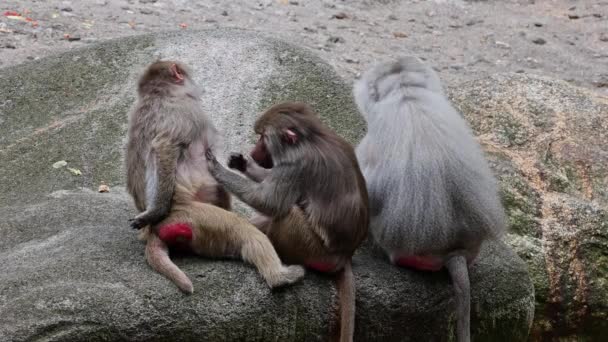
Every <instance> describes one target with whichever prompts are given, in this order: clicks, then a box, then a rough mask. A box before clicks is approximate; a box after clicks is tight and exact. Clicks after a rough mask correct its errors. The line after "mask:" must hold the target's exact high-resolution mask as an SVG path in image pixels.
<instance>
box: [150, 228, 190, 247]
mask: <svg viewBox="0 0 608 342" xmlns="http://www.w3.org/2000/svg"><path fill="white" fill-rule="evenodd" d="M158 237H159V238H160V239H161V240H163V241H164V242H165V243H166V244H168V245H175V244H180V243H187V242H190V241H192V227H190V225H189V224H187V223H171V224H168V225H166V226H162V227H160V229H159V230H158Z"/></svg>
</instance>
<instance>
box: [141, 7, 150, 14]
mask: <svg viewBox="0 0 608 342" xmlns="http://www.w3.org/2000/svg"><path fill="white" fill-rule="evenodd" d="M139 13H141V14H146V15H148V14H152V13H153V12H152V10H151V9H147V8H142V9H140V10H139Z"/></svg>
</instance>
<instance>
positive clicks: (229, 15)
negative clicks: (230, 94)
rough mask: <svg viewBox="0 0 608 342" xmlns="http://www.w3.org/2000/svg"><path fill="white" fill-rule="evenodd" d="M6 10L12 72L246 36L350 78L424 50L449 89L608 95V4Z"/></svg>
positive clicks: (108, 2)
mask: <svg viewBox="0 0 608 342" xmlns="http://www.w3.org/2000/svg"><path fill="white" fill-rule="evenodd" d="M0 10H1V13H0V14H1V15H0V68H6V67H10V66H11V65H15V64H19V63H22V62H24V61H27V60H35V59H38V58H41V57H43V56H46V55H50V54H55V53H58V52H62V51H66V50H69V49H73V48H77V47H81V46H85V45H87V44H93V43H95V42H98V41H100V40H104V39H108V38H114V37H121V36H128V35H135V34H141V33H145V32H154V31H163V30H194V29H209V28H217V27H237V28H248V29H252V30H258V31H262V32H264V33H266V34H269V35H274V36H277V37H280V38H283V39H285V40H287V41H290V42H292V43H294V44H296V45H301V46H305V47H308V48H310V49H313V50H316V51H317V53H318V54H319V55H320V56H321V57H322V58H324V59H325V60H326V61H328V62H329V63H330V64H332V65H333V66H334V67H335V68H336V69H337V70H338V72H339V74H340V75H341V76H343V77H344V78H345V79H346V80H348V81H351V80H353V79H354V78H356V76H357V75H358V74H359V73H360V72H361V71H362V70H363V69H365V68H367V67H368V66H369V65H370V64H371V63H373V62H374V61H378V60H385V59H389V58H392V57H396V56H399V55H402V54H406V53H413V54H416V55H418V56H420V57H423V58H425V59H427V60H428V61H429V62H430V63H432V65H433V66H434V67H435V68H436V69H437V70H438V71H439V72H440V74H441V77H442V78H443V79H444V80H445V82H446V83H447V84H455V83H458V82H460V81H465V80H469V79H471V78H477V77H481V76H483V75H487V74H489V73H497V72H505V71H511V72H518V73H534V74H540V75H549V76H552V77H556V78H559V79H563V80H566V81H568V82H572V83H574V84H578V85H582V86H584V87H587V88H590V89H594V90H595V91H597V92H599V93H601V94H604V95H606V94H608V0H580V1H574V0H518V1H517V0H487V1H483V0H477V1H463V0H427V1H424V0H407V1H406V0H403V1H399V0H393V1H391V0H376V1H372V0H367V1H365V0H359V1H355V0H343V1H339V0H323V1H311V0H308V1H307V0H298V1H295V0H246V1H245V0H242V1H236V0H235V1H217V0H216V1H213V0H201V1H187V0H88V1H35V0H26V1H15V0H8V1H7V0H3V1H1V2H0ZM7 11H15V12H18V13H19V14H20V15H21V16H23V17H29V18H30V19H27V20H24V19H25V18H19V17H14V16H13V17H11V16H10V14H11V13H6V12H7ZM7 15H8V16H7Z"/></svg>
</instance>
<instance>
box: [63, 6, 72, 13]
mask: <svg viewBox="0 0 608 342" xmlns="http://www.w3.org/2000/svg"><path fill="white" fill-rule="evenodd" d="M61 11H62V12H72V7H63V8H61Z"/></svg>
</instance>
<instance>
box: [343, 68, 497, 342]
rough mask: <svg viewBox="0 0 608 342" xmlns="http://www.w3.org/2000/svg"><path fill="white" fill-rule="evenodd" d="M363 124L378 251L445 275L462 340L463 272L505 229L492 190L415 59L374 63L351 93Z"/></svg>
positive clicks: (481, 163)
mask: <svg viewBox="0 0 608 342" xmlns="http://www.w3.org/2000/svg"><path fill="white" fill-rule="evenodd" d="M353 93H354V98H355V101H356V103H357V106H358V107H359V110H360V111H361V113H362V114H363V116H364V117H365V119H366V121H367V126H368V132H367V135H366V136H365V137H364V138H363V140H362V141H361V143H360V144H359V146H358V147H357V149H356V153H357V158H358V159H359V163H360V165H361V169H362V171H363V175H364V177H365V179H366V183H367V188H368V193H369V202H370V213H371V223H370V231H371V234H372V236H373V237H374V240H375V241H376V243H377V244H378V245H379V246H381V247H382V249H383V250H384V251H385V252H386V253H387V255H388V257H389V258H390V261H391V262H392V263H393V264H395V265H399V266H403V267H410V268H414V269H418V270H424V271H439V270H441V269H442V268H443V267H446V268H447V270H448V272H449V274H450V276H451V278H452V282H453V284H454V289H455V294H456V300H455V302H456V313H457V337H458V341H461V342H463V341H469V340H470V285H469V275H468V267H469V265H470V264H471V263H472V262H473V261H474V260H475V258H476V257H477V255H478V253H479V250H480V246H481V245H482V243H483V242H484V241H485V240H487V239H493V238H497V237H499V236H500V235H501V233H503V232H504V231H505V218H504V210H503V207H502V205H501V202H500V199H499V196H498V192H497V182H496V180H495V177H494V176H493V174H492V171H491V170H490V168H489V166H488V164H487V162H486V160H485V157H484V154H483V152H482V150H481V148H480V146H479V144H478V143H477V142H476V140H475V138H474V137H473V134H472V132H471V130H470V128H469V126H468V125H467V123H466V122H465V120H464V119H463V117H462V116H461V115H460V113H459V112H457V111H456V110H455V109H454V107H453V106H452V105H451V104H450V102H449V100H448V99H447V97H446V96H445V94H444V92H443V89H442V86H441V82H440V80H439V77H438V75H437V74H436V73H435V71H434V70H433V69H431V67H429V66H428V65H426V64H425V63H423V62H422V61H421V60H419V59H418V58H415V57H409V56H408V57H404V58H401V59H398V60H397V61H392V62H387V63H381V64H378V65H376V66H375V67H372V68H371V69H370V70H368V71H366V72H365V73H364V74H363V76H362V77H361V79H360V80H358V81H357V82H356V83H355V86H354V91H353Z"/></svg>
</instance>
